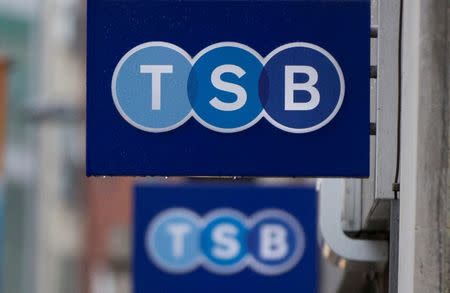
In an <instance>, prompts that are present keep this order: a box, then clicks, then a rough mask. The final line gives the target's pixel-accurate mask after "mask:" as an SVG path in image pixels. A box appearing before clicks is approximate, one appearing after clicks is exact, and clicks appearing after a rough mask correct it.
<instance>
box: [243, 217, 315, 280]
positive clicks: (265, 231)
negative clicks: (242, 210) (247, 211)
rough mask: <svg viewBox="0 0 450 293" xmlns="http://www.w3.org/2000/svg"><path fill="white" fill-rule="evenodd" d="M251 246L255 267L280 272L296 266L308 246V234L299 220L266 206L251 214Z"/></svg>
mask: <svg viewBox="0 0 450 293" xmlns="http://www.w3.org/2000/svg"><path fill="white" fill-rule="evenodd" d="M252 221H253V224H252V227H251V228H250V231H249V235H248V249H249V253H250V254H251V255H252V262H251V266H252V268H253V269H254V270H255V271H257V272H259V273H262V274H266V275H279V274H282V273H286V272H288V271H290V270H291V269H293V268H294V267H295V266H296V265H297V264H298V263H299V261H300V260H301V258H302V256H303V253H304V250H305V245H306V243H305V241H306V240H305V234H304V232H303V228H302V227H301V225H300V224H299V223H298V221H297V220H296V219H295V218H294V217H292V216H291V215H290V214H288V213H286V212H283V211H280V210H264V211H262V212H260V213H258V214H257V215H254V216H253V217H252Z"/></svg>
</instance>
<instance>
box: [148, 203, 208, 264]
mask: <svg viewBox="0 0 450 293" xmlns="http://www.w3.org/2000/svg"><path fill="white" fill-rule="evenodd" d="M199 237H200V229H199V227H198V223H197V219H196V217H195V216H194V215H193V214H192V213H191V212H188V211H185V210H181V209H174V210H169V211H167V212H164V213H162V214H161V215H160V216H159V217H158V218H157V219H156V220H155V221H154V222H152V225H151V227H150V230H149V233H147V236H146V247H147V250H148V252H149V254H150V256H151V258H152V259H153V261H154V263H155V265H156V266H158V267H159V268H160V269H162V270H165V271H168V272H171V273H179V272H186V271H190V270H192V269H194V268H195V267H196V266H197V263H198V259H199V256H200V251H199V248H200V245H199Z"/></svg>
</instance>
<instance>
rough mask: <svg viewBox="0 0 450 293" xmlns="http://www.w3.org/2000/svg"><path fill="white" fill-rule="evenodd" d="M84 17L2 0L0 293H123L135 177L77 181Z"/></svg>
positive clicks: (63, 8)
mask: <svg viewBox="0 0 450 293" xmlns="http://www.w3.org/2000/svg"><path fill="white" fill-rule="evenodd" d="M85 14H86V8H85V1H82V0H45V1H40V0H0V102H1V103H2V104H0V111H1V112H0V158H1V159H2V160H3V158H4V162H2V160H0V163H1V165H2V172H1V173H0V180H1V181H0V183H1V184H2V185H3V186H2V192H1V193H0V230H1V231H0V251H1V252H2V253H1V254H0V264H1V266H0V269H1V276H2V278H1V279H0V280H1V287H0V292H45V293H53V292H55V293H56V292H66V293H70V292H91V293H100V292H101V293H119V292H124V293H125V292H130V291H131V284H130V254H131V252H130V238H131V237H130V225H131V223H130V222H131V198H132V195H131V190H132V185H133V181H134V179H131V178H86V177H85V169H84V163H85V162H84V152H85V149H84V146H85V142H84V138H85V135H84V131H85V130H84V128H85V120H84V119H85V115H84V111H85V33H86V32H85V29H86V27H85ZM4 138H5V139H4ZM148 180H149V181H152V180H154V181H157V180H165V179H148ZM168 180H169V181H177V179H176V178H175V179H174V178H171V179H168ZM168 180H165V181H168ZM178 180H181V179H178ZM269 181H270V180H269ZM288 181H293V179H290V180H288ZM297 181H298V180H297ZM288 183H289V182H288ZM297 183H300V184H302V183H303V181H302V180H300V182H297ZM309 184H311V181H310V182H309ZM328 269H329V270H336V271H338V270H339V269H338V268H335V267H334V266H332V265H330V267H329V268H328ZM337 276H338V275H337ZM337 281H338V279H336V280H335V282H331V283H330V284H329V285H328V287H330V288H329V289H328V291H327V292H336V288H333V286H334V287H336V284H337ZM333 283H334V285H333Z"/></svg>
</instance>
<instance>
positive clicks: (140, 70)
mask: <svg viewBox="0 0 450 293" xmlns="http://www.w3.org/2000/svg"><path fill="white" fill-rule="evenodd" d="M148 66H153V68H155V67H154V66H157V70H161V71H162V72H160V73H156V72H155V71H154V70H155V69H152V70H150V71H149V69H148V68H149V67H148ZM161 66H164V67H161ZM167 66H169V68H171V70H169V68H168V67H167ZM191 68H192V65H191V63H190V60H189V58H188V55H187V53H185V52H184V51H183V50H182V49H180V48H178V47H176V46H174V45H171V44H168V43H167V44H166V43H159V42H158V43H147V44H143V45H140V46H138V47H136V48H135V49H133V50H131V51H130V52H128V53H127V54H126V55H125V56H124V57H123V58H122V60H121V61H120V62H119V64H118V66H117V68H116V70H115V72H114V77H113V85H112V93H113V97H114V102H115V105H116V107H117V109H118V111H119V113H120V114H121V115H122V117H123V118H124V119H125V120H126V121H127V122H129V123H130V124H132V125H133V126H135V127H137V128H139V129H141V130H144V131H148V132H164V131H169V130H171V129H174V128H176V127H178V126H179V125H181V124H182V123H183V122H184V121H185V120H187V119H188V118H189V115H190V112H191V110H192V107H191V105H190V103H189V98H188V95H187V80H188V77H189V72H190V71H191ZM154 76H155V77H156V76H159V77H160V99H158V98H157V97H158V96H156V95H155V96H153V94H152V88H153V87H154V85H153V83H155V85H157V83H156V82H157V81H156V80H155V81H153V77H154ZM156 89H157V88H156V87H155V90H156ZM158 100H159V107H158V106H157V105H154V104H153V103H157V101H158Z"/></svg>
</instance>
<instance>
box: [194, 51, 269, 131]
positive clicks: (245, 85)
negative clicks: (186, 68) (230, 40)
mask: <svg viewBox="0 0 450 293" xmlns="http://www.w3.org/2000/svg"><path fill="white" fill-rule="evenodd" d="M251 50H252V49H250V48H246V47H244V46H243V45H239V44H215V45H213V46H212V47H209V48H206V49H205V50H204V51H202V52H201V53H199V56H200V57H199V58H198V59H197V60H196V62H195V64H194V66H193V68H192V71H191V74H190V76H189V82H188V92H189V99H190V101H191V105H192V107H193V109H194V111H195V113H196V115H197V118H199V119H198V120H199V122H200V123H201V124H203V125H204V126H206V127H208V128H210V129H212V130H215V131H218V132H237V131H241V130H243V129H245V128H248V127H250V126H252V125H253V124H254V123H256V122H257V121H258V118H259V117H260V114H261V112H262V110H263V107H262V105H261V101H260V97H259V88H258V82H259V77H260V74H261V71H262V68H263V66H262V62H261V61H260V60H259V59H258V58H257V56H256V54H257V53H256V52H253V51H251ZM223 65H231V66H233V67H235V66H237V67H239V68H240V69H242V70H243V72H244V74H243V75H241V76H239V74H236V72H223V73H222V74H221V75H220V80H222V81H223V82H226V83H231V84H233V85H235V86H238V87H240V88H242V89H244V90H245V93H246V102H245V104H244V105H243V106H242V107H240V108H238V109H235V110H231V111H223V110H220V109H217V107H214V106H213V105H212V104H211V100H213V99H214V98H218V99H219V100H220V101H221V102H223V103H228V104H231V103H234V102H236V101H237V100H238V94H237V93H236V90H232V91H227V90H223V88H222V89H219V88H217V87H216V86H215V85H214V84H213V82H212V80H211V78H212V74H213V72H214V70H216V69H217V68H218V67H219V66H223ZM216 85H217V84H216ZM220 87H221V86H220Z"/></svg>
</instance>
